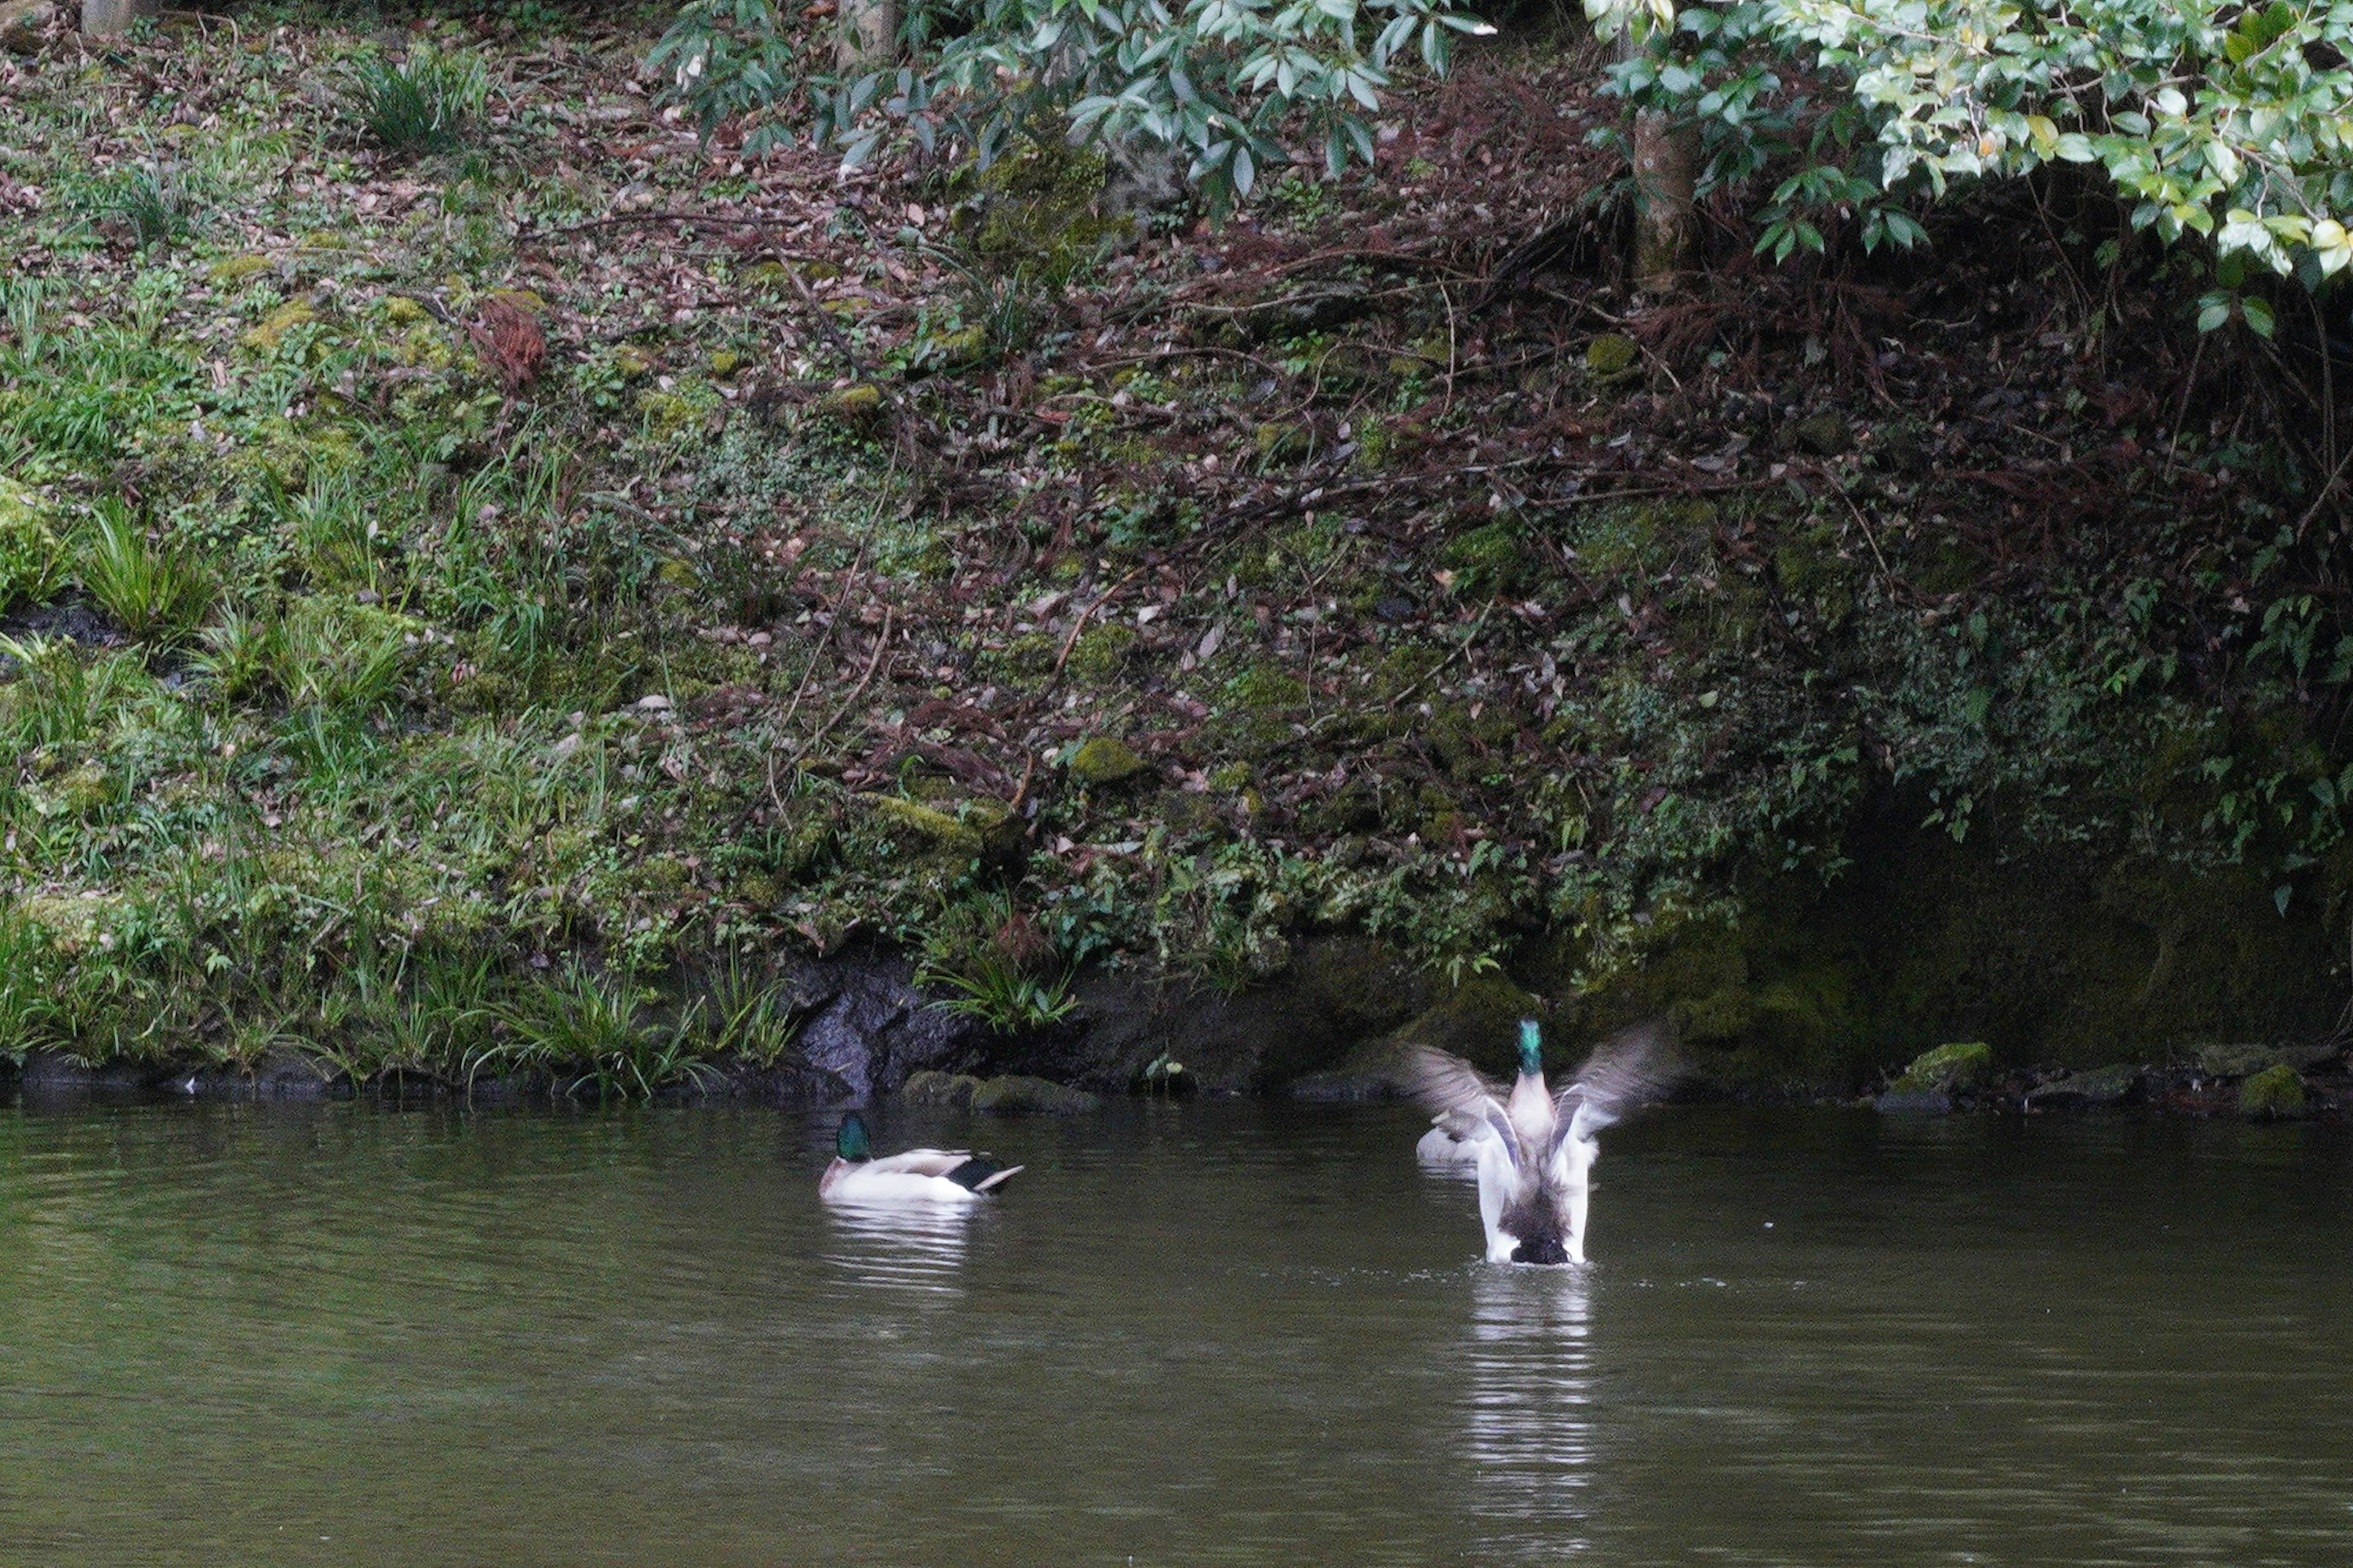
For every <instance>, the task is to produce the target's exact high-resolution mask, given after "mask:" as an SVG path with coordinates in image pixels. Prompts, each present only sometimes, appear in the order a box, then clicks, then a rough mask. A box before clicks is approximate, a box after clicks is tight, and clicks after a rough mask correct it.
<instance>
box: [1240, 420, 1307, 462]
mask: <svg viewBox="0 0 2353 1568" xmlns="http://www.w3.org/2000/svg"><path fill="white" fill-rule="evenodd" d="M1254 439H1255V440H1256V441H1257V443H1258V456H1259V461H1260V462H1261V463H1266V464H1284V463H1299V462H1304V461H1306V459H1307V457H1308V455H1309V454H1310V453H1312V452H1314V450H1315V427H1314V426H1312V425H1304V424H1301V423H1300V422H1298V421H1296V420H1274V421H1270V422H1269V423H1267V424H1264V425H1261V426H1259V427H1258V431H1257V434H1256V436H1255V437H1254Z"/></svg>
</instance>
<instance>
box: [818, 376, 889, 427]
mask: <svg viewBox="0 0 2353 1568" xmlns="http://www.w3.org/2000/svg"><path fill="white" fill-rule="evenodd" d="M882 406H883V405H882V389H881V387H879V386H875V385H872V384H868V383H864V382H860V384H857V385H855V386H845V387H842V388H840V389H839V390H838V391H834V392H828V393H827V394H826V395H824V396H823V397H820V398H818V400H817V404H816V408H817V411H818V413H819V414H821V415H823V416H825V417H827V418H828V419H830V420H832V421H834V422H835V423H836V424H838V425H844V426H849V428H851V429H853V430H863V429H866V428H867V427H868V426H871V425H872V424H873V423H874V422H875V421H876V420H878V419H880V418H881V417H882Z"/></svg>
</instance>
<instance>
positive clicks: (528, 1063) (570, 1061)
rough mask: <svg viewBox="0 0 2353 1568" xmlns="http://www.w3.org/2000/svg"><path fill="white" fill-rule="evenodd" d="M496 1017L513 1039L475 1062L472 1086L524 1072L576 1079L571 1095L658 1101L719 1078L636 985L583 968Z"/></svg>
mask: <svg viewBox="0 0 2353 1568" xmlns="http://www.w3.org/2000/svg"><path fill="white" fill-rule="evenodd" d="M492 1012H493V1015H494V1016H496V1018H497V1019H498V1021H499V1022H500V1023H501V1025H502V1026H505V1029H506V1031H507V1035H508V1037H507V1038H506V1039H504V1040H502V1041H500V1042H498V1043H496V1044H493V1045H490V1046H486V1047H482V1048H481V1049H480V1050H478V1051H475V1052H474V1053H472V1054H471V1055H470V1056H469V1057H468V1058H467V1062H466V1077H467V1079H468V1081H469V1082H470V1081H472V1080H473V1079H475V1078H477V1077H479V1076H480V1075H481V1074H482V1073H483V1072H485V1071H492V1070H500V1071H503V1070H509V1069H512V1068H523V1069H526V1070H530V1069H536V1070H539V1071H543V1072H549V1073H554V1074H556V1075H558V1076H561V1075H562V1074H564V1073H567V1072H569V1073H574V1074H575V1075H576V1076H575V1077H574V1078H573V1079H571V1081H570V1082H568V1083H567V1084H565V1093H567V1094H575V1095H576V1094H581V1093H584V1092H586V1091H589V1090H592V1089H593V1090H594V1091H595V1093H596V1097H597V1098H598V1099H600V1100H601V1099H606V1098H607V1097H612V1098H618V1099H624V1100H628V1099H645V1100H650V1099H652V1098H653V1097H654V1096H655V1095H657V1094H659V1093H660V1092H661V1091H662V1090H663V1089H668V1088H670V1087H671V1086H672V1085H674V1084H679V1083H687V1082H694V1083H702V1082H707V1081H709V1080H711V1079H715V1078H716V1077H717V1076H718V1073H717V1070H716V1069H715V1068H712V1066H711V1064H710V1063H708V1062H705V1061H702V1060H701V1059H699V1058H697V1057H696V1055H695V1054H694V1049H693V1047H692V1046H691V1043H690V1042H689V1041H688V1040H687V1038H686V1037H685V1036H684V1034H683V1033H682V1032H681V1031H678V1030H674V1029H665V1028H663V1027H661V1026H659V1024H658V1023H657V1022H656V1021H655V1020H654V1018H653V1017H652V1016H651V1015H650V1014H649V1011H648V1009H647V1006H646V999H645V997H644V996H643V994H640V993H639V992H638V990H637V989H636V988H635V987H633V986H631V985H629V984H627V983H626V982H620V981H616V980H613V979H610V978H606V977H600V976H598V975H596V974H592V973H589V972H588V971H587V970H586V968H584V967H582V966H580V965H578V964H576V963H575V964H572V965H568V966H567V967H566V968H565V973H564V974H563V976H562V977H561V978H559V979H554V980H542V981H538V982H535V983H533V984H530V985H528V986H527V987H525V988H524V990H523V991H522V994H521V995H519V996H517V997H516V998H515V999H513V1000H512V1001H510V1002H506V1003H503V1004H501V1005H499V1006H497V1007H495V1008H494V1009H492Z"/></svg>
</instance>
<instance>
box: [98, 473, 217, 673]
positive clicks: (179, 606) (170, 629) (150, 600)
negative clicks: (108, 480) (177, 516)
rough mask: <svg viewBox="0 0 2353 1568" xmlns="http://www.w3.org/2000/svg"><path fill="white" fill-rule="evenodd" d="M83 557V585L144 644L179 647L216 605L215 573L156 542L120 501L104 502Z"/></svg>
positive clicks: (193, 558)
mask: <svg viewBox="0 0 2353 1568" xmlns="http://www.w3.org/2000/svg"><path fill="white" fill-rule="evenodd" d="M79 556H80V559H79V575H80V577H81V584H82V586H83V587H85V588H87V589H89V590H90V597H91V598H93V599H95V600H97V601H98V603H99V605H100V607H101V608H102V609H104V610H105V611H106V613H107V614H108V615H110V616H113V617H114V620H115V623H116V624H117V625H119V626H121V627H122V629H123V630H124V631H126V632H129V633H130V634H131V635H132V637H135V638H137V639H138V640H139V641H141V642H143V643H153V644H156V645H158V646H163V645H168V644H171V643H175V642H177V641H179V640H180V639H181V638H183V637H186V636H187V634H188V632H189V631H190V629H191V628H193V627H194V626H195V625H196V623H197V622H199V621H201V620H202V619H204V616H205V611H206V609H208V608H210V607H211V605H212V602H213V593H214V584H213V580H212V574H210V573H208V572H206V570H205V569H204V566H203V565H202V563H199V562H197V561H196V560H195V557H194V556H192V555H190V554H189V553H188V552H185V551H184V550H179V549H176V548H174V547H171V546H168V545H163V544H158V543H154V542H151V541H150V540H149V539H148V537H147V534H146V531H145V530H143V529H142V528H141V527H139V525H138V524H137V523H136V522H135V521H132V517H131V514H130V512H129V510H127V509H126V508H125V507H123V505H122V504H121V502H120V501H116V500H104V501H101V502H100V503H99V508H98V516H97V519H96V521H93V522H92V523H91V525H90V529H89V530H88V531H87V532H86V533H85V534H84V535H83V537H82V540H81V548H80V552H79Z"/></svg>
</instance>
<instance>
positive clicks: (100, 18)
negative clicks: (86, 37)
mask: <svg viewBox="0 0 2353 1568" xmlns="http://www.w3.org/2000/svg"><path fill="white" fill-rule="evenodd" d="M163 14H164V0H81V30H82V31H83V32H85V33H88V34H90V35H91V36H92V37H100V38H111V37H115V36H116V35H117V34H121V33H127V32H129V31H130V30H131V24H132V23H133V22H135V21H137V20H138V19H139V18H140V17H142V16H162V15H163Z"/></svg>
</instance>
